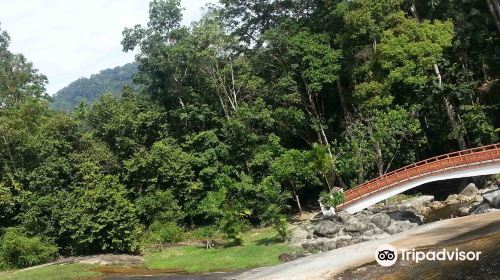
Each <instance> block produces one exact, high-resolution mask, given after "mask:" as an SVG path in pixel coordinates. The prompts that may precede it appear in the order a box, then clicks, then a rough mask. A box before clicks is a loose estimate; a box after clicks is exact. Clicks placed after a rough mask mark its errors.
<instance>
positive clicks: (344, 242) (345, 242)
mask: <svg viewBox="0 0 500 280" xmlns="http://www.w3.org/2000/svg"><path fill="white" fill-rule="evenodd" d="M351 239H352V237H350V236H349V235H346V236H342V237H339V238H338V239H337V241H336V245H337V248H341V247H345V246H349V245H351Z"/></svg>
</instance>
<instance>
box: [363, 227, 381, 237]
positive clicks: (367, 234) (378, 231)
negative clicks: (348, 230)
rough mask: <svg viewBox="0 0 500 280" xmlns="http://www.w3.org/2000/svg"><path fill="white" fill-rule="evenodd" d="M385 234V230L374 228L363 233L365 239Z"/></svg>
mask: <svg viewBox="0 0 500 280" xmlns="http://www.w3.org/2000/svg"><path fill="white" fill-rule="evenodd" d="M383 233H385V232H384V231H383V230H381V229H380V228H374V229H370V230H367V231H365V232H364V233H363V236H364V237H371V236H374V235H379V234H383Z"/></svg>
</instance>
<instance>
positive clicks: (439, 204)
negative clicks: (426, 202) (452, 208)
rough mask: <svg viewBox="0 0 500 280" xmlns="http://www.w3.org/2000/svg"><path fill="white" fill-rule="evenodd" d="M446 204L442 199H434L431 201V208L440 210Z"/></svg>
mask: <svg viewBox="0 0 500 280" xmlns="http://www.w3.org/2000/svg"><path fill="white" fill-rule="evenodd" d="M444 206H445V205H444V204H443V203H442V202H441V201H434V202H432V203H431V205H430V208H431V209H432V210H439V209H441V208H443V207H444Z"/></svg>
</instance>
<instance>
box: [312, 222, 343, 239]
mask: <svg viewBox="0 0 500 280" xmlns="http://www.w3.org/2000/svg"><path fill="white" fill-rule="evenodd" d="M339 231H340V226H338V225H337V224H335V223H334V222H332V221H329V220H325V221H321V222H320V223H319V225H317V226H316V228H315V229H314V234H315V235H316V236H320V237H333V236H334V235H335V234H336V233H337V232H339Z"/></svg>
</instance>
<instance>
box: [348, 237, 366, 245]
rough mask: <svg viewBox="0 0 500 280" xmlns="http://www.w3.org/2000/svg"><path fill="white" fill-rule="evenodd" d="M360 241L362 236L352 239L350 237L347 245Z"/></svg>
mask: <svg viewBox="0 0 500 280" xmlns="http://www.w3.org/2000/svg"><path fill="white" fill-rule="evenodd" d="M361 242H363V238H361V237H354V238H353V239H351V240H350V241H349V245H353V244H358V243H361Z"/></svg>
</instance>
